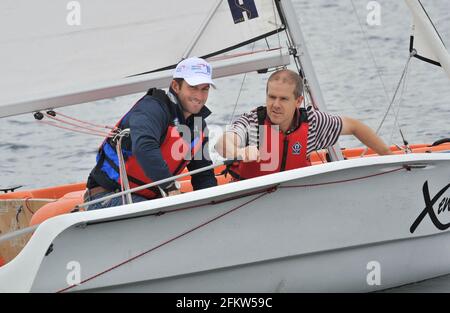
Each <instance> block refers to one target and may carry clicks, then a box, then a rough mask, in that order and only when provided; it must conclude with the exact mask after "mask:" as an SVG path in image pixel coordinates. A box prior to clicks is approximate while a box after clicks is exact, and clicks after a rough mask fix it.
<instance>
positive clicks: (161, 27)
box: [0, 0, 282, 117]
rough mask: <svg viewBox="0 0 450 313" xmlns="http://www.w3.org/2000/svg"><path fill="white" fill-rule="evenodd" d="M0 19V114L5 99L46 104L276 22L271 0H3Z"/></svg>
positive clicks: (228, 44)
mask: <svg viewBox="0 0 450 313" xmlns="http://www.w3.org/2000/svg"><path fill="white" fill-rule="evenodd" d="M72 3H73V4H75V5H74V6H71V5H72ZM77 4H79V5H77ZM78 23H79V25H78ZM72 24H75V25H72ZM0 27H1V29H2V33H1V35H0V68H1V70H2V77H1V79H0V91H1V92H0V117H1V116H7V115H10V114H8V112H7V110H6V109H5V108H6V106H7V107H9V108H11V106H21V104H22V103H27V102H29V101H31V100H34V99H40V100H41V101H40V104H39V105H37V106H34V107H33V109H36V108H42V109H45V108H48V107H49V106H46V104H45V99H51V98H53V97H55V96H61V95H67V94H74V93H75V94H76V93H77V92H78V91H79V90H85V89H86V86H109V85H112V84H113V82H114V84H117V82H118V81H121V82H123V83H126V80H127V79H128V77H132V76H136V75H139V74H142V73H149V72H154V71H158V70H161V69H167V68H170V67H172V66H174V65H175V64H176V63H178V62H179V61H180V60H181V59H182V58H183V57H188V56H201V57H208V56H212V55H215V54H218V53H220V52H223V51H226V50H229V49H232V48H234V47H237V46H240V45H243V44H245V43H248V42H252V41H254V40H256V39H259V38H263V37H265V36H268V35H270V34H273V33H276V32H277V31H278V30H279V29H281V28H282V26H281V20H280V17H279V15H278V12H277V8H276V6H275V4H274V3H273V1H272V0H254V1H253V0H251V1H247V0H245V1H237V0H222V1H220V0H219V1H217V0H216V1H211V0H189V1H179V0H165V1H148V0H133V1H123V0H89V1H71V2H66V1H59V0H39V1H28V0H3V1H2V2H1V3H0ZM147 87H149V86H146V88H147ZM144 89H145V88H144ZM122 90H123V94H126V93H129V90H127V89H126V88H125V89H123V88H122ZM134 92H136V91H135V90H134ZM92 96H93V97H86V98H84V99H83V101H90V100H93V99H95V98H96V97H94V95H92ZM101 96H102V97H103V96H104V92H103V93H102V95H101ZM115 96H117V92H116V93H115ZM97 98H98V94H97ZM72 100H73V99H72ZM72 102H73V101H72ZM71 104H73V103H71ZM28 109H29V108H25V109H24V110H21V109H19V110H18V111H19V113H20V112H27V110H28Z"/></svg>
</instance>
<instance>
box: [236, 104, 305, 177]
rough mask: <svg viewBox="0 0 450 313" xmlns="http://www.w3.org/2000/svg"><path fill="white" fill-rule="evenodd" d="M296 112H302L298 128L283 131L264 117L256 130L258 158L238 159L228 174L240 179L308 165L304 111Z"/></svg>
mask: <svg viewBox="0 0 450 313" xmlns="http://www.w3.org/2000/svg"><path fill="white" fill-rule="evenodd" d="M264 113H265V111H264ZM299 113H300V114H301V115H302V116H301V117H300V125H299V127H297V128H296V129H295V130H293V131H291V132H288V133H286V134H284V133H283V132H282V131H280V130H279V129H278V127H274V125H273V124H272V123H271V122H270V120H269V119H268V118H264V120H263V121H264V123H262V122H260V125H259V126H260V127H259V130H258V131H259V132H260V142H261V144H260V147H259V152H260V158H261V161H260V162H256V161H253V162H242V161H241V162H239V164H235V165H233V166H231V168H230V169H229V172H230V174H231V175H232V176H233V177H234V178H235V179H237V180H239V179H248V178H253V177H259V176H263V175H268V174H273V173H278V172H282V171H285V170H292V169H296V168H301V167H306V166H310V165H311V162H310V161H309V160H308V158H307V157H306V152H307V143H308V126H309V125H308V121H307V116H306V111H305V110H299ZM264 116H266V115H265V114H264ZM258 119H260V118H258ZM261 126H262V127H261ZM261 131H262V132H261Z"/></svg>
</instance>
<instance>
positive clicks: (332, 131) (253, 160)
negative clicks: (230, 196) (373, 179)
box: [215, 69, 392, 180]
mask: <svg viewBox="0 0 450 313" xmlns="http://www.w3.org/2000/svg"><path fill="white" fill-rule="evenodd" d="M302 90H303V83H302V79H301V78H300V76H299V75H298V74H297V73H295V72H293V71H291V70H287V69H284V70H280V71H277V72H274V73H273V74H272V75H271V76H270V77H269V80H268V82H267V89H266V106H265V107H258V108H257V109H255V110H252V111H251V112H248V113H244V114H243V115H241V116H240V117H239V118H238V119H237V120H235V121H234V122H233V124H232V125H231V127H230V128H229V129H228V130H227V131H226V132H225V133H224V134H223V135H222V137H221V138H220V139H219V140H218V142H217V144H216V146H215V148H216V150H217V151H218V152H219V154H221V155H222V156H223V157H226V158H229V159H233V158H235V159H236V158H237V159H240V160H242V161H241V162H240V163H239V164H238V165H234V166H232V167H231V168H229V173H230V174H231V175H232V176H233V177H234V178H235V179H237V180H239V179H247V178H252V177H258V176H262V175H267V174H271V173H276V172H281V171H285V170H290V169H295V168H300V167H305V166H308V165H310V162H309V155H310V153H311V152H312V151H315V150H319V149H323V148H327V147H330V146H332V145H334V144H335V143H336V142H337V140H338V138H339V136H340V135H354V136H355V137H357V138H358V139H359V140H360V141H361V142H362V143H364V144H365V145H367V146H368V147H370V148H372V149H373V150H374V151H375V152H377V153H378V154H380V155H387V154H392V153H391V151H390V149H389V147H387V146H386V145H385V144H384V142H383V141H382V140H381V138H379V137H378V136H377V135H376V134H375V132H373V131H372V130H371V129H370V128H369V127H368V126H366V125H365V124H363V123H362V122H360V121H358V120H355V119H352V118H349V117H339V116H333V115H330V114H327V113H324V112H320V111H315V110H313V108H312V107H310V106H308V107H306V108H301V107H300V106H301V104H302V102H303V96H301V91H302Z"/></svg>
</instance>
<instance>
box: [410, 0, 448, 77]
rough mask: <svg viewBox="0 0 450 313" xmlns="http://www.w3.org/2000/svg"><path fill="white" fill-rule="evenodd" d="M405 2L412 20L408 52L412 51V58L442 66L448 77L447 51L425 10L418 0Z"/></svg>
mask: <svg viewBox="0 0 450 313" xmlns="http://www.w3.org/2000/svg"><path fill="white" fill-rule="evenodd" d="M405 1H406V4H407V5H408V7H409V8H410V10H411V12H412V14H413V18H414V22H413V35H412V36H411V40H410V52H413V51H414V53H415V54H414V57H416V58H418V59H420V60H422V61H425V62H428V63H431V64H434V65H437V66H442V67H443V68H444V70H445V71H446V72H447V75H448V76H449V77H450V57H449V54H448V51H447V49H446V48H445V45H444V42H443V41H442V38H441V37H440V36H439V33H438V31H437V30H436V28H435V27H434V25H433V22H432V21H431V19H430V17H429V16H428V14H427V12H426V10H425V8H424V7H423V5H422V3H421V2H420V1H419V0H405Z"/></svg>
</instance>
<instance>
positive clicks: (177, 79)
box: [173, 78, 184, 87]
mask: <svg viewBox="0 0 450 313" xmlns="http://www.w3.org/2000/svg"><path fill="white" fill-rule="evenodd" d="M173 80H174V81H176V82H177V84H178V86H180V87H181V85H183V82H184V78H174V79H173Z"/></svg>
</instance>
